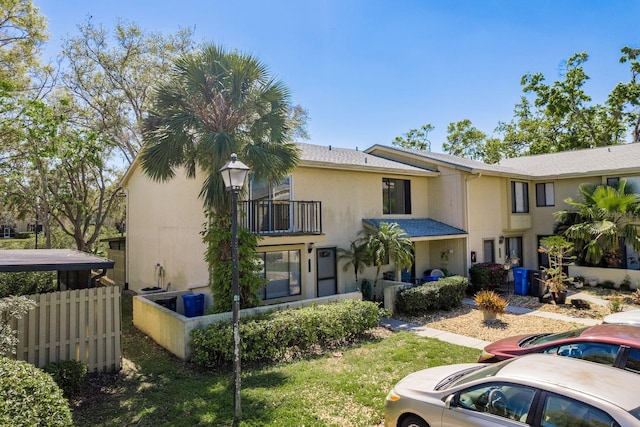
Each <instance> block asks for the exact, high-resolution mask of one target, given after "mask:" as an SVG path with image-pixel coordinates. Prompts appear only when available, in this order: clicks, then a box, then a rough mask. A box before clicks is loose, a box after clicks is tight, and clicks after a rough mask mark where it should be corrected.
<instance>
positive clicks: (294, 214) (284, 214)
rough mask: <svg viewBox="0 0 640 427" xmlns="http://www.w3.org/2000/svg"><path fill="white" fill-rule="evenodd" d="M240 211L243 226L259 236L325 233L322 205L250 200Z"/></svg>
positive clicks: (304, 202) (241, 204)
mask: <svg viewBox="0 0 640 427" xmlns="http://www.w3.org/2000/svg"><path fill="white" fill-rule="evenodd" d="M239 210H240V224H242V226H244V227H246V228H248V229H250V230H251V232H252V233H255V234H261V235H292V234H322V206H321V202H313V201H288V200H249V201H244V202H240V205H239Z"/></svg>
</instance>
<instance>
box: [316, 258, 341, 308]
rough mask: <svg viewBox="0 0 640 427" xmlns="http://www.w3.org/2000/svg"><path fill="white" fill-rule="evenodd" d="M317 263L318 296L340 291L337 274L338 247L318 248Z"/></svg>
mask: <svg viewBox="0 0 640 427" xmlns="http://www.w3.org/2000/svg"><path fill="white" fill-rule="evenodd" d="M316 265H317V266H318V276H317V286H318V297H326V296H328V295H335V294H336V293H338V289H337V283H338V275H337V274H336V272H337V271H336V270H337V269H336V248H321V249H317V250H316Z"/></svg>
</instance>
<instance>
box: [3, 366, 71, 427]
mask: <svg viewBox="0 0 640 427" xmlns="http://www.w3.org/2000/svg"><path fill="white" fill-rule="evenodd" d="M0 425H3V426H10V425H11V426H39V425H46V426H65V427H66V426H70V425H73V420H72V418H71V409H70V408H69V403H68V402H67V400H66V399H65V398H64V396H63V394H62V390H60V387H58V386H57V385H56V383H55V381H54V380H53V378H51V376H50V375H49V374H47V373H45V372H43V371H42V370H40V369H38V368H36V367H35V366H33V365H31V364H29V363H27V362H23V361H20V360H12V359H8V358H6V357H0Z"/></svg>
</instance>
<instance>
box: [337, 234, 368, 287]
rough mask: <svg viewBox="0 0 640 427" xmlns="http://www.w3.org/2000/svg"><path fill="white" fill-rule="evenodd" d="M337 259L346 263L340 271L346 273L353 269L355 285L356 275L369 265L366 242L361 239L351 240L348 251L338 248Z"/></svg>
mask: <svg viewBox="0 0 640 427" xmlns="http://www.w3.org/2000/svg"><path fill="white" fill-rule="evenodd" d="M338 259H339V260H341V261H346V262H345V264H344V265H343V266H342V271H345V272H346V271H347V270H349V269H350V268H353V272H354V273H355V276H356V283H357V282H358V273H362V272H363V271H364V268H365V267H366V266H367V264H368V263H369V251H368V248H367V242H366V241H364V240H362V239H358V240H353V241H352V242H351V244H350V245H349V249H342V248H338Z"/></svg>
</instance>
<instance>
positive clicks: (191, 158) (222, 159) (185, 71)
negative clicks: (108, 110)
mask: <svg viewBox="0 0 640 427" xmlns="http://www.w3.org/2000/svg"><path fill="white" fill-rule="evenodd" d="M290 109H291V107H290V104H289V91H288V89H287V88H286V86H285V85H284V84H283V83H282V82H279V81H275V80H273V79H272V78H271V77H270V76H269V73H268V70H267V68H266V67H265V65H263V64H262V63H261V62H260V61H259V60H258V59H256V58H255V57H253V56H251V55H246V54H242V53H240V52H236V51H234V52H229V51H226V50H225V49H223V48H222V47H219V46H215V45H211V44H209V45H206V46H204V47H203V48H202V49H201V50H200V51H197V52H194V53H190V54H187V55H184V56H183V57H181V58H180V59H179V60H177V61H176V63H175V66H174V69H173V72H172V73H171V75H170V76H169V79H168V81H166V82H161V83H160V84H159V85H158V86H157V87H156V89H155V91H154V93H153V100H152V107H151V110H150V112H149V116H148V117H147V119H146V120H145V130H144V133H143V136H144V145H143V149H142V152H141V154H140V161H141V166H142V170H143V171H144V172H145V173H146V174H147V175H148V176H149V177H151V178H152V179H153V180H155V181H158V182H165V181H168V180H170V179H172V178H173V177H174V176H175V174H176V172H177V171H178V169H179V168H183V169H184V171H185V173H186V176H187V177H188V178H195V177H196V174H200V173H203V174H204V177H205V179H204V184H203V186H202V189H201V191H200V195H199V197H200V198H201V199H202V201H203V205H204V207H205V210H206V211H212V212H213V213H212V219H211V221H213V222H214V223H217V224H223V223H224V221H225V220H226V219H227V218H229V216H230V213H231V197H230V195H229V193H228V192H227V191H226V189H225V187H224V182H223V180H222V177H221V176H220V174H219V172H218V171H219V169H220V168H221V167H222V166H223V165H224V164H225V163H226V162H227V161H228V160H229V158H230V156H231V154H232V153H237V154H238V158H240V159H241V160H242V161H243V162H244V163H246V164H247V165H248V166H249V167H251V169H252V174H253V179H254V180H255V181H257V182H277V181H279V180H281V179H283V178H284V177H285V176H286V175H287V174H288V173H290V172H291V171H292V170H293V169H294V168H295V166H296V165H297V163H298V159H299V153H298V149H297V147H296V146H295V144H293V143H291V142H290V140H289V139H290V135H291V131H292V130H291V128H290V127H289V125H288V120H287V114H288V112H289V111H290ZM220 245H221V246H220V250H218V251H217V252H216V253H218V254H224V253H226V251H227V249H229V251H230V247H231V246H230V245H231V241H230V239H229V240H227V241H225V242H220ZM208 261H209V262H210V263H211V264H210V265H211V266H212V267H213V266H215V265H216V264H217V263H225V262H230V258H229V259H227V258H226V257H224V256H222V255H220V257H218V258H217V259H211V258H210V259H209V260H208ZM212 285H213V284H212ZM245 286H246V283H245V282H244V281H242V282H241V287H245ZM241 292H243V291H241ZM212 293H213V294H214V295H215V294H216V293H219V292H218V290H217V289H212ZM226 304H227V305H226V306H227V307H229V306H231V301H230V300H229V301H227V302H226Z"/></svg>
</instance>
